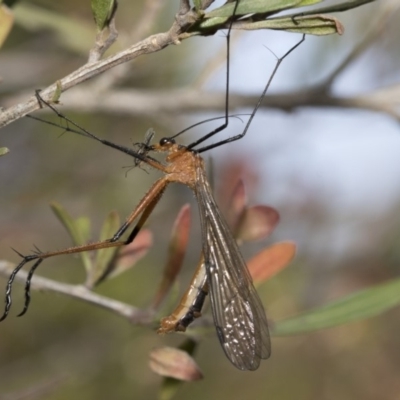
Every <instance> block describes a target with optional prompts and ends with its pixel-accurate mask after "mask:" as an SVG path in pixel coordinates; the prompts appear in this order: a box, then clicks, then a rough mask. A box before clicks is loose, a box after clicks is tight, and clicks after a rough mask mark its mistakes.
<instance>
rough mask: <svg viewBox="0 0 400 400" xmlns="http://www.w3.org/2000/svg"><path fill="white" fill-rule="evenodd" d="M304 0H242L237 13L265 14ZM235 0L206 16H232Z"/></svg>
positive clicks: (294, 5)
mask: <svg viewBox="0 0 400 400" xmlns="http://www.w3.org/2000/svg"><path fill="white" fill-rule="evenodd" d="M301 2H302V0H268V1H266V0H241V1H240V3H239V5H238V8H237V9H236V15H246V14H264V13H270V12H277V11H281V10H286V9H288V8H293V7H296V6H297V5H298V4H300V3H301ZM235 4H236V3H235V2H230V3H225V4H224V5H223V6H222V7H219V8H216V9H215V10H212V11H210V12H209V13H207V14H206V15H205V18H213V17H227V18H229V17H231V16H232V14H233V10H234V8H235Z"/></svg>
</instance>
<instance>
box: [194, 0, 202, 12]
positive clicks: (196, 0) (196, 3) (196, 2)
mask: <svg viewBox="0 0 400 400" xmlns="http://www.w3.org/2000/svg"><path fill="white" fill-rule="evenodd" d="M193 4H194V7H195V8H196V10H201V9H202V4H201V0H193Z"/></svg>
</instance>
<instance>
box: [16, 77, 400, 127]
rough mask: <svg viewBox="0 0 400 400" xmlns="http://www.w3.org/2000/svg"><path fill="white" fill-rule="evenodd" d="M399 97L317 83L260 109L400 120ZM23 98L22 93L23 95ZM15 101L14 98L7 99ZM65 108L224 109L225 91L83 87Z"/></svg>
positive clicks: (250, 101) (234, 99) (147, 112)
mask: <svg viewBox="0 0 400 400" xmlns="http://www.w3.org/2000/svg"><path fill="white" fill-rule="evenodd" d="M395 96H398V97H397V99H398V98H400V87H399V86H396V85H392V86H391V87H390V88H388V89H379V90H376V91H374V92H370V93H368V94H365V93H363V94H360V95H356V96H353V97H340V96H336V95H334V94H331V93H326V92H325V91H324V90H321V88H320V87H319V86H317V87H315V88H309V89H307V90H300V91H294V92H291V93H285V94H276V95H269V96H266V97H265V98H264V100H263V104H262V107H263V108H276V109H280V110H284V111H293V110H295V109H297V108H301V107H334V108H344V109H349V108H355V109H366V110H370V111H376V112H382V113H385V114H388V115H389V116H390V117H392V118H395V119H396V120H398V121H400V110H398V102H396V101H395V100H396V97H395ZM22 98H24V95H22ZM257 99H258V97H257V96H255V95H241V94H237V93H231V94H230V111H231V113H234V112H235V110H241V109H243V108H246V107H249V108H252V107H253V106H254V103H255V101H257ZM13 100H18V99H16V98H12V99H10V101H13ZM63 100H64V101H65V108H64V110H70V111H78V112H102V113H105V112H107V113H113V114H116V115H130V116H133V115H137V116H152V115H154V114H157V115H158V117H160V116H163V115H168V114H169V115H173V114H175V115H177V114H179V115H181V114H182V115H183V114H187V113H202V112H209V111H212V112H219V111H223V110H224V105H225V93H224V92H211V91H198V90H192V89H175V90H168V91H149V90H133V89H132V90H128V89H114V90H110V91H108V92H107V96H102V97H101V99H99V97H98V96H97V94H96V93H95V92H91V91H89V90H87V88H85V87H84V86H81V87H79V88H75V89H74V91H73V92H69V93H67V94H66V95H65V96H63Z"/></svg>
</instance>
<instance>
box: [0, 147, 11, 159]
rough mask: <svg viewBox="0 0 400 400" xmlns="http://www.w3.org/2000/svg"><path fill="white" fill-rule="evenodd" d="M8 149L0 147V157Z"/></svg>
mask: <svg viewBox="0 0 400 400" xmlns="http://www.w3.org/2000/svg"><path fill="white" fill-rule="evenodd" d="M9 151H10V150H9V149H8V148H7V147H0V157H1V156H4V155H5V154H7V153H8V152H9Z"/></svg>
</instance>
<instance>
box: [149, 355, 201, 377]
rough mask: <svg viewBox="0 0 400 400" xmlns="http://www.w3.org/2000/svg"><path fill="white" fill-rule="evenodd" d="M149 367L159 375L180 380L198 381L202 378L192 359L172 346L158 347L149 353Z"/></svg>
mask: <svg viewBox="0 0 400 400" xmlns="http://www.w3.org/2000/svg"><path fill="white" fill-rule="evenodd" d="M149 364H150V368H151V370H152V371H153V372H155V373H156V374H158V375H161V376H168V377H171V378H175V379H179V380H181V381H198V380H200V379H202V378H203V374H202V372H201V371H200V368H199V367H198V365H197V364H196V362H195V361H194V359H193V358H192V357H191V356H190V355H189V354H188V353H187V352H186V351H183V350H179V349H175V348H173V347H159V348H156V349H154V350H153V351H152V352H151V353H150V361H149Z"/></svg>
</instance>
